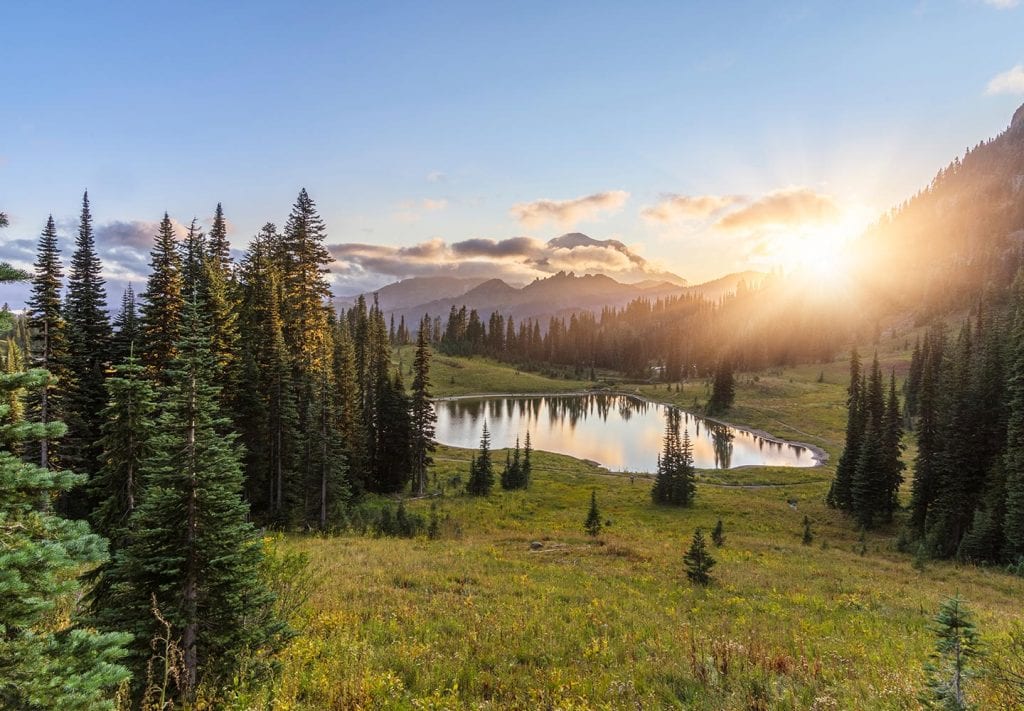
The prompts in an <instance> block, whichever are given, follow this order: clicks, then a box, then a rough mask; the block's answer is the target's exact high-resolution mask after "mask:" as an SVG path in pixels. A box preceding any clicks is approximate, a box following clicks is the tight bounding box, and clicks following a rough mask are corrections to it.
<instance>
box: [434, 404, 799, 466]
mask: <svg viewBox="0 0 1024 711" xmlns="http://www.w3.org/2000/svg"><path fill="white" fill-rule="evenodd" d="M434 408H435V410H436V411H437V430H436V438H437V441H438V442H440V443H442V444H446V445H450V446H453V447H464V448H467V449H475V448H478V447H479V446H480V432H481V430H482V428H483V424H484V421H485V420H486V422H487V427H488V429H489V430H490V431H491V447H492V448H493V449H503V448H505V447H512V446H515V441H516V437H519V439H520V440H524V439H525V438H526V433H527V432H529V433H530V439H531V444H532V446H533V448H534V449H540V450H544V451H546V452H558V453H560V454H568V455H570V456H573V457H576V458H578V459H589V460H591V461H595V462H598V463H600V464H601V465H603V466H605V467H607V468H608V469H610V470H612V471H632V472H655V471H657V466H658V465H657V459H658V453H659V452H660V451H661V446H662V445H661V443H662V437H663V436H664V433H665V422H666V407H665V406H664V405H658V404H655V403H651V402H647V401H646V400H642V399H639V398H635V397H630V396H628V395H613V394H585V395H536V396H528V395H524V396H514V397H470V398H452V399H442V400H438V401H436V402H435V403H434ZM680 430H686V431H688V432H689V433H690V440H691V442H692V444H693V459H694V464H695V466H697V467H698V468H700V469H731V468H734V467H743V466H749V465H752V464H756V465H772V466H785V467H812V466H814V465H815V464H817V461H816V460H815V458H814V454H813V453H812V452H811V451H810V450H809V449H807V448H806V447H802V446H799V445H796V444H791V443H789V442H780V441H778V440H774V439H768V438H765V437H759V436H757V435H755V434H753V433H751V432H747V431H745V430H740V429H736V428H735V427H729V426H726V425H721V424H719V423H716V422H712V421H710V420H707V419H705V418H703V417H697V416H695V415H690V414H687V413H682V417H681V425H680ZM498 464H500V462H499V463H498Z"/></svg>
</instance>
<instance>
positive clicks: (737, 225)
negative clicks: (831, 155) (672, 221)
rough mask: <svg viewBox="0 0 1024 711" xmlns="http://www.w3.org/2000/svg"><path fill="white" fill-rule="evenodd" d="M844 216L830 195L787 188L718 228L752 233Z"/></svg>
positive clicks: (727, 218) (743, 209) (734, 213)
mask: <svg viewBox="0 0 1024 711" xmlns="http://www.w3.org/2000/svg"><path fill="white" fill-rule="evenodd" d="M839 213H840V210H839V206H838V205H837V204H836V202H835V200H834V199H833V198H832V197H831V196H830V195H823V194H820V193H817V192H815V191H813V190H811V189H810V188H787V189H785V190H777V191H775V192H771V193H768V194H767V195H764V196H763V197H760V198H758V199H757V200H754V201H753V202H751V203H749V204H747V205H745V206H744V207H741V208H739V209H738V210H733V211H732V212H729V213H727V214H726V215H724V216H722V217H721V218H720V219H719V220H718V222H716V223H715V227H717V228H719V229H722V230H752V229H759V228H764V227H788V226H792V225H800V224H807V223H820V222H827V221H829V220H832V219H834V218H836V217H837V216H838V215H839Z"/></svg>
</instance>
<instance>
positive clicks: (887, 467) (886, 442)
mask: <svg viewBox="0 0 1024 711" xmlns="http://www.w3.org/2000/svg"><path fill="white" fill-rule="evenodd" d="M882 453H883V466H884V477H882V485H883V490H882V492H881V495H880V497H879V512H878V513H879V517H880V520H881V521H884V522H889V521H892V515H893V513H894V512H895V511H896V510H897V509H899V506H900V502H899V492H900V486H901V485H902V484H903V469H904V464H903V415H902V412H901V410H900V401H899V397H898V396H897V395H896V375H895V373H890V375H889V397H888V400H887V401H886V405H885V416H884V417H883V419H882Z"/></svg>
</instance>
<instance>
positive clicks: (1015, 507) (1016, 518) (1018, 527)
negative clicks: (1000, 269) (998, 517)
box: [1002, 282, 1024, 563]
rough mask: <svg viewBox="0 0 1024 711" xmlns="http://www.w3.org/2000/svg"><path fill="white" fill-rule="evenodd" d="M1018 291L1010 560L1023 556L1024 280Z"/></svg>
mask: <svg viewBox="0 0 1024 711" xmlns="http://www.w3.org/2000/svg"><path fill="white" fill-rule="evenodd" d="M1015 291H1016V293H1015V302H1014V309H1015V313H1014V321H1013V331H1012V333H1011V336H1010V355H1009V364H1008V366H1009V367H1008V370H1009V377H1008V379H1007V391H1008V401H1009V408H1008V409H1009V415H1008V418H1007V425H1006V447H1005V451H1004V453H1003V465H1002V469H1003V475H1004V477H1005V484H1004V486H1005V490H1006V496H1005V506H1006V510H1005V513H1004V515H1003V522H1002V528H1003V536H1004V538H1005V543H1004V547H1003V551H1002V554H1003V557H1004V558H1005V559H1006V561H1007V562H1009V563H1016V562H1018V561H1021V560H1024V283H1021V282H1018V284H1017V285H1016V289H1015Z"/></svg>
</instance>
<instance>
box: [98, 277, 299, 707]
mask: <svg viewBox="0 0 1024 711" xmlns="http://www.w3.org/2000/svg"><path fill="white" fill-rule="evenodd" d="M181 334H182V335H181V336H180V337H179V339H178V341H177V342H176V343H175V344H174V350H173V352H174V354H175V355H174V358H173V360H172V361H171V363H170V370H169V372H168V373H167V374H166V379H167V382H168V386H167V389H166V390H165V391H164V400H165V410H164V412H163V414H162V415H161V418H160V421H159V435H158V436H157V437H156V439H155V440H154V441H153V447H154V454H153V456H152V457H150V458H149V460H148V461H147V462H146V465H145V468H144V472H143V478H144V486H145V491H146V494H145V496H144V497H143V498H142V501H141V502H139V504H138V505H137V507H136V508H135V510H134V512H133V515H132V517H131V519H130V521H129V525H130V527H131V531H132V535H131V539H130V540H129V541H128V542H127V544H126V545H125V547H124V548H122V549H121V550H120V551H119V552H118V554H117V556H116V558H115V560H114V563H113V565H112V566H111V567H110V569H109V571H108V573H107V576H108V578H109V579H108V581H107V584H108V586H109V589H110V594H109V595H107V596H106V599H105V600H103V601H102V602H101V606H100V609H99V610H98V611H97V619H98V621H99V623H100V624H101V625H103V626H105V627H107V628H119V629H126V630H127V631H129V632H131V633H132V634H133V635H135V639H134V642H133V643H132V647H131V652H132V654H131V657H130V660H131V663H132V667H133V669H134V671H135V674H136V677H135V678H136V691H137V693H138V692H139V691H140V689H139V680H142V679H144V678H145V667H146V661H147V659H148V658H149V655H150V649H149V640H150V639H151V638H152V637H153V636H154V635H155V634H156V633H157V632H158V631H159V629H158V626H157V621H156V619H155V617H154V614H153V611H152V607H154V605H155V607H156V608H158V609H159V610H160V612H161V614H162V615H163V616H164V617H165V618H166V619H167V621H168V622H169V623H170V625H171V634H173V636H174V637H176V638H178V639H179V640H180V646H181V649H182V653H183V669H182V673H181V676H180V678H179V679H177V680H176V689H175V692H176V693H174V696H175V697H176V699H177V700H178V701H181V702H187V701H189V700H191V699H193V698H194V697H195V693H196V690H197V688H198V686H199V685H200V684H201V683H202V682H203V680H204V679H229V678H231V677H232V675H233V674H235V673H236V672H238V671H239V670H240V668H241V662H242V659H243V657H242V655H243V653H248V654H257V653H258V652H259V651H260V650H271V651H272V650H273V649H275V648H277V647H278V646H279V645H280V644H281V643H282V642H283V641H284V639H285V638H286V636H287V628H286V626H285V625H284V624H283V623H282V622H280V621H279V620H277V619H276V618H275V616H274V615H273V614H272V613H270V612H269V610H270V609H271V608H272V605H273V601H274V599H273V595H272V594H271V593H270V592H269V591H268V590H267V589H266V588H265V587H264V585H263V583H262V581H261V577H260V568H261V565H262V550H261V547H260V541H259V537H258V535H257V533H256V530H255V529H254V528H253V527H252V525H251V524H250V523H248V521H247V520H246V519H247V506H246V505H245V504H244V503H243V501H242V498H241V492H242V472H241V467H240V452H239V450H238V447H237V446H236V445H235V443H234V437H233V436H230V435H229V436H225V435H224V434H223V429H224V425H225V422H224V418H223V417H222V416H221V414H220V412H219V409H218V406H217V387H216V386H215V385H213V380H214V378H215V372H214V370H213V357H212V355H211V353H210V348H209V331H208V325H207V324H206V323H204V322H203V320H202V319H201V318H200V315H199V308H198V306H197V304H196V298H195V295H194V294H191V295H189V299H188V301H186V306H185V309H184V312H183V315H182V328H181ZM151 598H155V603H154V602H153V601H151Z"/></svg>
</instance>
